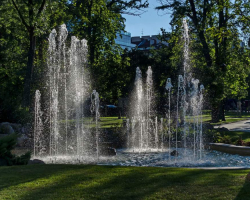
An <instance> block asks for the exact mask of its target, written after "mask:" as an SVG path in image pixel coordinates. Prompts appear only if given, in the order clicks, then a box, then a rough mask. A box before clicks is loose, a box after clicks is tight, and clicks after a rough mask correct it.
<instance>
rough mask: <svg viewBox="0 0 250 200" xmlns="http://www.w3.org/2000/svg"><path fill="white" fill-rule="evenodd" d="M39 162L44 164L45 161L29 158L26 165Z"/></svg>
mask: <svg viewBox="0 0 250 200" xmlns="http://www.w3.org/2000/svg"><path fill="white" fill-rule="evenodd" d="M40 164H45V162H43V161H42V160H39V159H34V160H29V162H28V165H40Z"/></svg>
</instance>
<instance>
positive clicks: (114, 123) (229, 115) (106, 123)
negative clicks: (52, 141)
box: [61, 110, 250, 128]
mask: <svg viewBox="0 0 250 200" xmlns="http://www.w3.org/2000/svg"><path fill="white" fill-rule="evenodd" d="M210 112H211V111H209V110H205V111H203V115H202V120H203V122H211V115H210ZM225 117H226V121H220V122H217V123H211V124H212V125H221V124H228V123H233V122H237V121H242V120H247V119H249V118H250V113H242V115H241V116H238V115H237V113H236V112H226V113H225ZM124 119H126V117H122V118H121V119H118V117H117V116H114V117H100V121H99V125H100V128H112V127H121V126H122V124H123V120H124ZM188 121H189V122H191V123H192V122H193V118H192V117H191V118H190V119H188ZM75 122H76V121H75V120H68V123H69V124H73V123H75ZM83 122H84V124H85V126H86V127H89V128H94V127H95V121H94V119H93V118H91V117H85V118H84V119H83ZM61 123H65V120H62V121H61Z"/></svg>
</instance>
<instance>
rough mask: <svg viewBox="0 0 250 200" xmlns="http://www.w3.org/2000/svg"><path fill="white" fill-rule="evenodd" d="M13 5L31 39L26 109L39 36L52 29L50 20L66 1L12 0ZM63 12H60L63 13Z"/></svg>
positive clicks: (26, 83)
mask: <svg viewBox="0 0 250 200" xmlns="http://www.w3.org/2000/svg"><path fill="white" fill-rule="evenodd" d="M11 3H12V5H13V7H14V8H15V10H16V13H17V15H18V17H19V20H20V21H21V23H22V25H23V28H24V29H25V30H26V31H27V33H28V38H29V50H28V60H27V69H26V76H25V79H24V90H23V103H22V105H23V106H24V107H29V106H30V91H31V81H32V76H33V71H34V59H35V50H36V40H37V36H39V35H41V34H42V33H43V32H46V31H48V29H49V28H50V27H49V25H50V20H51V21H53V17H55V14H56V13H59V12H58V9H61V8H62V7H63V6H62V5H63V3H64V1H63V0H62V1H56V0H53V1H47V0H38V1H34V0H27V1H21V2H20V1H17V0H11ZM62 11H63V10H60V12H61V13H63V12H62ZM57 17H58V16H57Z"/></svg>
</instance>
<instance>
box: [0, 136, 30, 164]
mask: <svg viewBox="0 0 250 200" xmlns="http://www.w3.org/2000/svg"><path fill="white" fill-rule="evenodd" d="M17 137H18V136H17V134H15V133H13V134H10V135H7V136H4V137H2V138H0V159H1V160H4V161H5V162H2V163H6V164H7V165H25V164H27V163H28V161H29V160H30V157H31V153H30V152H28V153H26V154H24V155H21V156H15V155H13V154H12V153H11V150H13V149H14V147H15V145H16V143H17Z"/></svg>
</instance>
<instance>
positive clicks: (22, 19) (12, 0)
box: [11, 0, 30, 32]
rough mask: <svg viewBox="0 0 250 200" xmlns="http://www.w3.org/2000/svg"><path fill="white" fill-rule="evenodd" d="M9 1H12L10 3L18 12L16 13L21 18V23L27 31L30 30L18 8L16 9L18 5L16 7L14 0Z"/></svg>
mask: <svg viewBox="0 0 250 200" xmlns="http://www.w3.org/2000/svg"><path fill="white" fill-rule="evenodd" d="M11 2H12V4H13V5H14V7H15V9H16V11H17V12H18V15H19V17H20V18H21V21H22V23H23V25H24V26H25V27H26V29H27V30H28V32H29V31H30V26H29V25H28V24H27V23H26V22H25V20H24V18H23V15H22V13H21V12H20V10H19V9H18V7H17V5H16V3H15V1H14V0H11Z"/></svg>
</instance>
